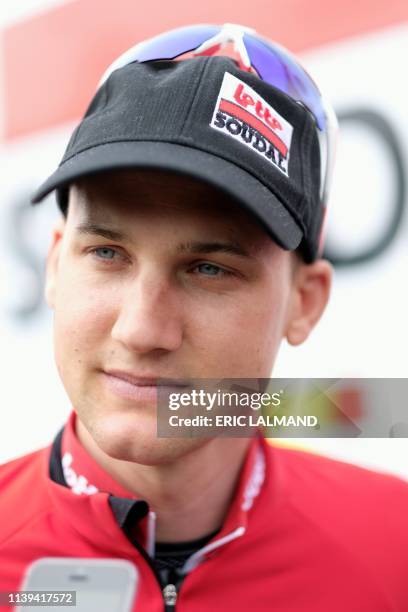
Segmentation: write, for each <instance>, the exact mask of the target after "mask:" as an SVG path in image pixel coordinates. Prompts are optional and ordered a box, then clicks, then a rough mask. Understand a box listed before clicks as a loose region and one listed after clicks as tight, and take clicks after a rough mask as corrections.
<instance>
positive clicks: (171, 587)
mask: <svg viewBox="0 0 408 612" xmlns="http://www.w3.org/2000/svg"><path fill="white" fill-rule="evenodd" d="M162 593H163V599H164V605H165V612H173V610H175V606H176V601H177V589H176V585H175V584H166V586H165V587H164V589H163V591H162Z"/></svg>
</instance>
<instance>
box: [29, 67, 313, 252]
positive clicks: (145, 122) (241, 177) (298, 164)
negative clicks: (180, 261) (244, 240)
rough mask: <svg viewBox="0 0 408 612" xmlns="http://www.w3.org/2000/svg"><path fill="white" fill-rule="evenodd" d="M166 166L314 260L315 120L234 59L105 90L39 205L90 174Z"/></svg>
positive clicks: (119, 81) (125, 76)
mask: <svg viewBox="0 0 408 612" xmlns="http://www.w3.org/2000/svg"><path fill="white" fill-rule="evenodd" d="M124 168H144V169H147V168H157V169H162V170H168V171H173V172H177V173H181V174H187V175H189V176H191V177H195V178H197V179H198V180H201V181H205V182H207V183H210V184H211V185H213V186H215V187H217V188H219V189H221V190H223V191H224V192H226V193H227V194H229V195H230V196H232V198H233V199H234V200H235V201H237V203H238V204H240V205H242V206H244V207H245V208H246V209H247V210H249V211H250V212H251V213H252V214H254V215H255V216H256V217H257V219H258V220H259V221H260V222H261V224H262V225H263V226H264V228H265V230H266V231H267V232H268V233H269V234H270V235H271V237H272V238H273V239H274V240H275V241H276V242H277V243H278V244H279V245H280V246H281V247H283V248H284V249H288V250H293V249H296V248H297V247H299V246H300V247H301V251H302V253H303V256H304V259H305V260H306V261H309V262H310V261H313V260H314V259H315V258H316V254H317V250H318V237H319V233H320V227H321V223H322V212H323V209H322V205H321V203H320V198H319V185H320V154H319V143H318V138H317V130H316V126H315V122H314V119H313V117H312V115H311V114H310V113H309V111H307V110H306V109H305V108H304V107H303V106H302V105H301V104H298V103H297V102H295V101H294V100H292V99H291V98H290V97H289V96H287V95H286V94H284V93H282V92H280V91H279V90H278V89H276V88H274V87H272V86H271V85H269V84H267V83H266V82H264V81H262V80H261V79H260V78H258V77H257V75H256V74H254V73H251V72H247V71H244V70H241V69H240V68H239V67H238V65H237V64H236V63H235V61H234V60H232V59H230V58H227V57H219V56H216V57H197V58H193V59H188V60H183V61H180V62H177V61H167V60H166V61H154V62H145V63H137V62H133V63H131V64H128V65H127V66H124V67H123V68H120V69H118V70H115V71H114V72H113V73H112V74H111V76H110V77H109V78H108V79H107V80H106V81H105V83H104V84H103V85H102V86H101V87H100V88H99V89H98V91H97V93H96V94H95V96H94V98H93V100H92V101H91V104H90V106H89V108H88V110H87V112H86V114H85V116H84V118H83V119H82V121H81V123H80V124H79V125H78V127H77V128H76V129H75V131H74V133H73V134H72V136H71V139H70V141H69V143H68V146H67V149H66V151H65V153H64V156H63V158H62V161H61V163H60V165H59V167H58V169H57V170H56V171H55V172H54V173H53V174H52V175H51V176H50V177H49V178H48V179H47V180H46V181H45V182H44V183H43V184H42V185H41V187H39V189H38V190H37V191H36V192H35V194H34V196H33V198H32V202H33V203H37V202H39V201H40V200H42V199H43V198H44V197H45V196H46V195H47V194H48V193H50V192H51V191H53V190H54V189H57V198H58V200H59V204H60V206H63V205H64V199H65V200H66V198H67V187H68V186H69V184H70V183H72V182H73V181H75V180H76V179H78V178H80V177H82V176H85V175H90V174H96V173H99V172H105V171H109V170H113V169H124Z"/></svg>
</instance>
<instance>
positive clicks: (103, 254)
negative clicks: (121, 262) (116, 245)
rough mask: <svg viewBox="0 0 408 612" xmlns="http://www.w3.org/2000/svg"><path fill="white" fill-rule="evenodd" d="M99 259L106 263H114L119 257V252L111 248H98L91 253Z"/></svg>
mask: <svg viewBox="0 0 408 612" xmlns="http://www.w3.org/2000/svg"><path fill="white" fill-rule="evenodd" d="M90 252H91V253H92V254H93V255H94V256H95V257H96V258H97V259H103V260H105V261H112V260H113V259H114V258H115V255H117V254H118V253H117V251H116V250H115V249H111V248H110V247H97V248H96V249H92V250H91V251H90Z"/></svg>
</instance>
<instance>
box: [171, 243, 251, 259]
mask: <svg viewBox="0 0 408 612" xmlns="http://www.w3.org/2000/svg"><path fill="white" fill-rule="evenodd" d="M177 251H178V252H179V253H186V252H188V253H201V254H203V253H228V254H230V255H239V256H240V257H250V255H249V253H248V251H246V250H245V249H244V247H243V246H241V245H240V244H239V243H238V242H198V241H196V242H183V243H182V244H180V245H179V246H178V247H177Z"/></svg>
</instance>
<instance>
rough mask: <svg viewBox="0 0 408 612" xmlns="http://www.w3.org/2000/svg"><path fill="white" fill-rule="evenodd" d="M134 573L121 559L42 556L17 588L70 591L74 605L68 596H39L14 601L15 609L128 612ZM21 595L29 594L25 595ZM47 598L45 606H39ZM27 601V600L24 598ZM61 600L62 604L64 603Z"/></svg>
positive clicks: (26, 611) (135, 578)
mask: <svg viewBox="0 0 408 612" xmlns="http://www.w3.org/2000/svg"><path fill="white" fill-rule="evenodd" d="M137 586H138V573H137V571H136V568H135V567H134V565H132V564H131V563H130V562H129V561H125V560H124V559H75V558H72V557H67V558H62V557H58V558H53V557H44V558H43V559H38V560H37V561H34V563H32V564H31V565H30V566H29V567H28V569H27V572H26V574H25V577H24V580H23V583H22V586H21V587H20V590H21V591H42V592H43V593H47V592H48V593H49V592H54V593H55V591H58V592H60V593H61V592H62V593H66V592H67V591H74V592H75V596H76V605H73V603H72V598H70V597H69V596H66V597H63V596H61V599H59V601H58V603H51V602H52V601H54V602H56V599H55V597H59V596H57V595H54V600H52V599H50V595H40V596H39V597H40V600H38V598H37V599H35V600H31V601H32V602H33V603H32V604H31V605H29V606H28V605H24V603H25V602H24V601H22V600H20V602H18V601H16V604H18V605H17V606H16V608H15V611H16V612H33V604H34V602H35V604H34V605H35V608H34V609H35V611H36V612H50V611H51V610H52V609H54V610H56V607H55V606H57V609H58V612H62V611H63V610H64V611H65V610H67V611H68V610H69V611H70V612H90V610H95V611H97V612H131V611H132V610H133V607H134V602H135V597H136V594H137ZM25 597H30V595H29V594H26V595H25ZM41 597H47V599H46V601H48V602H49V603H48V605H44V606H41V602H43V601H44V599H41ZM27 601H30V600H27ZM64 603H65V604H66V605H64Z"/></svg>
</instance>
